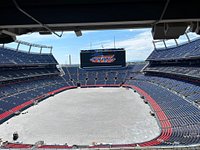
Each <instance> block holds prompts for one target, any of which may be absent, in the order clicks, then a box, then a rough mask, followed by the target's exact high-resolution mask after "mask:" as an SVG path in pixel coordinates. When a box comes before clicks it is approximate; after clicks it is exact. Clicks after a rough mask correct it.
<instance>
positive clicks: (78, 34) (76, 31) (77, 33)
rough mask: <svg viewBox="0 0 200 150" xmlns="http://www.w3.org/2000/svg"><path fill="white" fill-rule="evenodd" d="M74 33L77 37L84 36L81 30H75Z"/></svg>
mask: <svg viewBox="0 0 200 150" xmlns="http://www.w3.org/2000/svg"><path fill="white" fill-rule="evenodd" d="M74 32H75V34H76V36H77V37H79V36H82V32H81V30H79V29H77V30H74Z"/></svg>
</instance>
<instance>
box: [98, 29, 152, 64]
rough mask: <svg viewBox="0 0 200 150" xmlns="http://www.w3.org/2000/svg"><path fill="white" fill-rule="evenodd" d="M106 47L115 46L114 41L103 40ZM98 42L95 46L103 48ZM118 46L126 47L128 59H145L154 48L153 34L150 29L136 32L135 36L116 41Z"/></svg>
mask: <svg viewBox="0 0 200 150" xmlns="http://www.w3.org/2000/svg"><path fill="white" fill-rule="evenodd" d="M101 45H103V47H104V48H113V47H114V42H113V41H109V42H106V41H104V42H101ZM101 45H100V44H99V43H97V44H96V45H94V47H97V48H101ZM115 45H116V48H125V50H126V58H127V61H134V60H145V59H146V58H147V56H148V55H149V54H150V53H151V51H152V50H153V45H152V35H151V32H150V30H149V29H146V30H143V31H142V32H139V33H138V34H135V35H134V36H133V38H129V39H124V40H120V41H116V44H115Z"/></svg>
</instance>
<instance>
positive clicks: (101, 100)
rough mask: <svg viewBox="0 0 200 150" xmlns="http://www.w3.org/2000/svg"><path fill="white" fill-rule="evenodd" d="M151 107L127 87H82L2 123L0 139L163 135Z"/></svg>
mask: <svg viewBox="0 0 200 150" xmlns="http://www.w3.org/2000/svg"><path fill="white" fill-rule="evenodd" d="M149 112H150V107H149V106H148V105H146V104H145V103H144V102H143V100H142V99H141V98H140V97H139V95H138V94H137V93H134V92H133V90H131V89H129V90H127V89H125V88H78V89H72V90H68V91H64V92H62V93H60V94H58V95H55V96H54V97H50V98H48V99H46V100H44V101H42V102H41V103H39V104H38V105H36V106H33V107H30V108H29V109H27V110H25V111H24V112H23V114H20V115H19V116H15V117H13V118H11V119H10V120H8V121H6V122H5V123H4V124H2V125H0V138H2V139H3V140H4V141H6V140H8V141H12V135H13V133H14V132H18V134H19V139H18V141H20V142H23V143H31V144H34V143H35V142H37V141H41V140H42V141H44V142H45V143H46V144H65V143H67V144H68V145H73V144H92V142H97V143H113V144H117V143H120V144H125V143H135V142H143V141H147V140H150V139H153V138H155V137H156V136H158V135H159V134H160V130H159V127H158V124H157V122H156V119H155V118H154V117H152V116H151V115H150V113H149Z"/></svg>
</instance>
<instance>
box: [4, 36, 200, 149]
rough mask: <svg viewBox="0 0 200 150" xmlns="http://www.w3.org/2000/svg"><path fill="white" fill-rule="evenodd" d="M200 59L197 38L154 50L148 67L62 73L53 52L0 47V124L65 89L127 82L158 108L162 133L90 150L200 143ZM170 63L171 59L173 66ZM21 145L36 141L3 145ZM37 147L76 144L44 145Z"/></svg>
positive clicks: (74, 68) (65, 69) (66, 70)
mask: <svg viewBox="0 0 200 150" xmlns="http://www.w3.org/2000/svg"><path fill="white" fill-rule="evenodd" d="M199 58H200V40H195V41H192V42H191V43H187V44H184V45H180V46H178V47H173V48H168V49H159V50H154V51H153V52H152V54H151V55H150V56H149V57H148V59H147V61H149V65H148V66H147V65H146V64H145V63H144V64H129V65H128V66H127V67H126V68H118V69H96V70H95V69H93V70H85V69H81V68H79V66H68V67H62V70H63V72H64V74H63V75H61V74H60V72H59V71H58V69H57V68H56V64H57V61H56V60H55V58H54V57H53V55H50V54H49V55H44V54H43V55H39V54H28V53H24V52H16V51H14V50H11V49H7V48H0V87H1V88H0V123H3V122H4V121H5V120H6V119H9V118H10V117H12V116H13V115H15V113H16V112H17V111H20V110H23V109H25V108H27V107H29V106H31V105H33V104H34V103H35V102H38V101H41V100H43V99H45V98H47V97H49V96H51V95H54V94H56V93H58V92H61V91H63V90H67V89H71V88H76V87H77V86H81V87H95V86H97V87H98V86H117V87H118V86H125V87H129V88H133V89H134V90H136V91H137V92H138V93H139V94H141V95H142V96H144V97H145V99H146V100H147V102H148V104H149V105H150V107H151V108H152V110H153V111H154V112H155V115H156V119H157V121H158V124H159V126H160V129H161V134H160V135H159V136H158V137H156V138H155V139H152V140H150V141H147V142H143V143H133V144H125V145H123V144H121V145H120V143H119V144H116V145H109V146H105V145H98V146H88V148H110V147H113V148H115V147H135V146H136V145H139V146H142V147H143V146H155V145H159V146H169V145H170V146H171V145H172V146H174V145H191V144H199V143H200V109H199V108H200V82H199V79H200V70H199V65H198V64H197V63H196V62H197V61H198V60H199ZM181 59H187V61H186V62H184V63H186V64H187V63H188V64H191V62H193V60H194V59H196V60H197V61H196V62H195V64H194V63H193V64H192V65H190V66H187V65H185V64H184V65H180V64H181V63H180V62H179V61H182V60H181ZM161 60H164V61H165V63H164V65H163V64H162V63H160V62H161ZM155 61H156V63H155ZM170 61H173V65H171V64H170ZM190 61H191V62H190ZM176 62H179V63H176ZM38 64H40V65H39V66H40V67H38ZM8 65H9V67H8ZM16 65H17V67H16ZM25 66H26V67H25ZM145 66H147V67H146V68H145ZM24 67H25V68H24ZM142 70H144V72H142ZM167 74H170V76H168V75H167ZM179 76H180V78H178V77H179ZM194 78H195V80H194ZM190 79H191V80H190ZM23 147H33V145H26V144H21V145H20V144H12V143H7V144H6V145H5V146H4V148H23ZM39 148H58V149H59V148H72V147H68V146H64V145H61V146H59V145H42V146H41V147H39Z"/></svg>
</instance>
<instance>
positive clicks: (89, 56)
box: [80, 48, 126, 68]
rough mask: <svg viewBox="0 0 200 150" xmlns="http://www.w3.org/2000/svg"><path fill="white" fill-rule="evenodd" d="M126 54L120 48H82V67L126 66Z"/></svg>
mask: <svg viewBox="0 0 200 150" xmlns="http://www.w3.org/2000/svg"><path fill="white" fill-rule="evenodd" d="M125 57H126V54H125V50H124V49H123V48H120V49H96V50H81V53H80V59H81V61H80V62H81V68H93V67H125V66H126V58H125Z"/></svg>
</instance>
